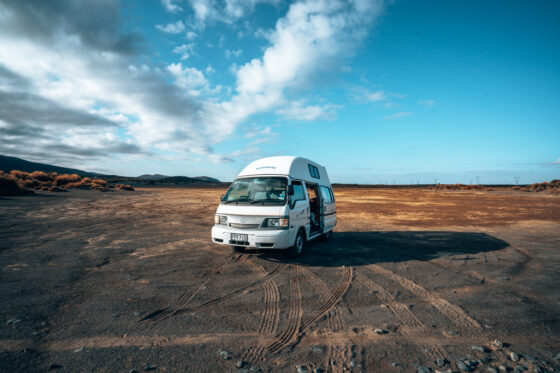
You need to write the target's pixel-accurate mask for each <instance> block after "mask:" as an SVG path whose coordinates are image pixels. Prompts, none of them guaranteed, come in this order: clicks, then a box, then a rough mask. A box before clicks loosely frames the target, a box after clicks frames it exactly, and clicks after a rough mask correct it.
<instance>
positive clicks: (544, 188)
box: [428, 180, 560, 194]
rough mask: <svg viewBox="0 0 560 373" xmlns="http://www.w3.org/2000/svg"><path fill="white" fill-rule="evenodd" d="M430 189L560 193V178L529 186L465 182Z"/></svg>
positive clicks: (432, 186)
mask: <svg viewBox="0 0 560 373" xmlns="http://www.w3.org/2000/svg"><path fill="white" fill-rule="evenodd" d="M428 189H430V190H441V191H447V190H481V191H495V190H517V191H520V192H546V193H550V194H560V180H552V181H551V182H549V183H547V182H543V183H535V184H531V185H527V186H519V185H516V186H512V187H503V188H492V187H488V186H485V185H465V184H437V185H430V186H429V187H428Z"/></svg>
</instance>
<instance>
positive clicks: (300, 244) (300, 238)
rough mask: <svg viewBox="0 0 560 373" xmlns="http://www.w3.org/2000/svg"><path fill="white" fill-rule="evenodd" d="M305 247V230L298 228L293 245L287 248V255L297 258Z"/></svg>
mask: <svg viewBox="0 0 560 373" xmlns="http://www.w3.org/2000/svg"><path fill="white" fill-rule="evenodd" d="M304 249H305V232H304V231H303V229H300V230H299V231H298V233H297V235H296V239H295V241H294V245H293V246H292V247H290V248H288V250H287V251H288V256H291V257H292V258H298V257H300V256H302V255H303V252H304Z"/></svg>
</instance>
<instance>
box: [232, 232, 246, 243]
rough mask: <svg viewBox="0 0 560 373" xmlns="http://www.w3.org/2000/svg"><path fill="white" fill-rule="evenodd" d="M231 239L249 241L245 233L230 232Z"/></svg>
mask: <svg viewBox="0 0 560 373" xmlns="http://www.w3.org/2000/svg"><path fill="white" fill-rule="evenodd" d="M231 240H232V241H243V242H247V241H249V237H248V235H246V234H239V233H232V234H231Z"/></svg>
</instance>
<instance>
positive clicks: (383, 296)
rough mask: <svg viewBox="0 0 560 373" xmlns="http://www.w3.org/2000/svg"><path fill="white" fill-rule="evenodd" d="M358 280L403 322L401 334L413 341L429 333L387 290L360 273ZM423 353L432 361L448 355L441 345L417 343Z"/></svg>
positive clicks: (357, 273)
mask: <svg viewBox="0 0 560 373" xmlns="http://www.w3.org/2000/svg"><path fill="white" fill-rule="evenodd" d="M356 278H357V279H359V280H360V281H361V282H362V284H364V285H365V286H366V287H367V288H368V289H370V290H371V291H373V292H374V293H375V295H376V296H377V298H378V299H379V300H380V301H381V302H382V303H383V304H384V305H385V306H386V307H387V308H388V309H389V311H391V313H393V315H395V317H396V318H397V319H398V320H399V321H400V322H401V324H402V325H403V328H401V329H399V332H400V334H402V335H403V336H404V337H408V338H410V339H411V340H412V341H414V340H415V339H417V338H416V337H417V336H418V335H419V334H422V333H428V331H429V330H428V328H427V327H426V326H425V325H424V324H423V323H422V322H421V321H420V320H419V319H418V317H416V315H415V314H414V313H412V311H410V310H409V309H408V307H407V306H405V305H404V304H402V303H400V302H398V301H397V300H396V299H395V298H394V297H393V296H392V295H391V294H390V293H389V292H388V291H387V290H386V289H385V288H383V287H382V286H381V285H379V284H378V283H377V282H375V281H373V280H372V279H370V278H369V277H367V276H365V275H364V274H362V273H360V272H356ZM417 344H418V345H419V346H420V347H422V348H421V350H422V352H423V353H424V354H426V356H428V357H429V358H431V359H432V360H435V359H437V358H438V357H439V358H445V357H446V355H447V353H446V351H445V350H444V349H443V347H442V346H441V345H438V344H428V343H425V342H419V343H417Z"/></svg>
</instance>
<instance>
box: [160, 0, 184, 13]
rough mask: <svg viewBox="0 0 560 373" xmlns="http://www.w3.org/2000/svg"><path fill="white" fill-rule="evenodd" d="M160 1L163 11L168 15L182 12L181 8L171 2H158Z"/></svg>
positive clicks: (169, 0) (162, 0)
mask: <svg viewBox="0 0 560 373" xmlns="http://www.w3.org/2000/svg"><path fill="white" fill-rule="evenodd" d="M160 1H161V4H162V5H163V7H164V8H165V10H166V11H168V12H169V13H177V12H182V11H183V8H181V7H180V6H179V5H177V4H174V2H173V0H160Z"/></svg>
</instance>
